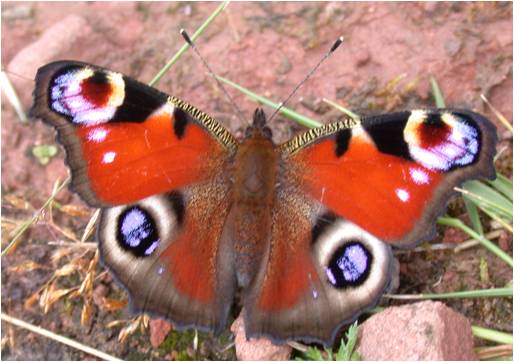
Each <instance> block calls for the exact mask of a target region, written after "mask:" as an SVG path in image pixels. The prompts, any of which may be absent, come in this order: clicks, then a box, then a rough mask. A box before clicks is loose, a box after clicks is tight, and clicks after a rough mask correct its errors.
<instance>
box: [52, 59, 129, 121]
mask: <svg viewBox="0 0 514 362" xmlns="http://www.w3.org/2000/svg"><path fill="white" fill-rule="evenodd" d="M124 98H125V82H124V80H123V76H122V75H121V74H119V73H115V72H111V71H103V70H96V69H92V68H90V67H87V66H70V67H65V68H63V69H61V70H60V71H59V72H58V73H56V74H55V75H54V77H53V79H52V80H51V81H50V84H49V99H48V102H49V107H50V109H52V110H53V111H54V112H57V113H59V114H61V115H63V116H65V117H66V118H67V119H69V120H70V121H71V122H73V123H76V124H82V125H96V124H101V123H106V122H109V121H110V120H111V119H112V118H113V116H114V114H115V113H116V111H117V109H118V107H119V106H120V105H121V104H122V103H123V100H124Z"/></svg>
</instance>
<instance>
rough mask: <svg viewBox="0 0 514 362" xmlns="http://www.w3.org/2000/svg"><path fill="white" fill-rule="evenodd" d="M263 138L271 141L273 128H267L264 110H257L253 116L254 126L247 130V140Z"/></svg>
mask: <svg viewBox="0 0 514 362" xmlns="http://www.w3.org/2000/svg"><path fill="white" fill-rule="evenodd" d="M251 137H263V138H266V139H269V140H271V137H272V133H271V128H269V127H268V126H266V114H265V113H264V110H263V109H262V108H257V109H256V110H255V113H254V114H253V124H252V125H251V126H249V127H248V128H246V131H245V138H251Z"/></svg>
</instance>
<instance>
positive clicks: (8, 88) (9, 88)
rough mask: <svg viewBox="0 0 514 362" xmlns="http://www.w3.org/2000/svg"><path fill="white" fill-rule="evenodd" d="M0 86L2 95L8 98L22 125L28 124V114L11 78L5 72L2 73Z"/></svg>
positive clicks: (0, 74) (0, 73)
mask: <svg viewBox="0 0 514 362" xmlns="http://www.w3.org/2000/svg"><path fill="white" fill-rule="evenodd" d="M0 86H1V88H2V93H3V94H4V95H5V96H6V97H7V99H8V100H9V102H10V103H11V105H12V106H13V108H14V110H15V111H16V115H17V116H18V118H19V119H20V121H21V122H22V123H28V121H29V119H28V117H27V113H26V112H25V110H24V109H23V105H22V104H21V101H20V98H19V97H18V94H17V93H16V90H15V89H14V87H13V85H12V83H11V81H10V80H9V77H7V74H6V73H5V72H0Z"/></svg>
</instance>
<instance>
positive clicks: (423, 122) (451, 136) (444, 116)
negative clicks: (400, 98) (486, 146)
mask: <svg viewBox="0 0 514 362" xmlns="http://www.w3.org/2000/svg"><path fill="white" fill-rule="evenodd" d="M404 138H405V141H406V142H407V144H408V147H409V153H410V156H411V157H412V159H414V160H416V161H417V162H418V163H420V164H421V165H423V166H425V167H426V168H428V169H430V170H434V171H443V172H444V171H449V170H451V169H453V168H454V167H463V166H467V165H470V164H472V163H474V162H475V161H476V160H477V157H478V154H479V151H480V130H479V128H478V127H477V126H475V125H474V124H472V123H470V122H469V121H468V120H466V119H464V118H463V117H460V116H459V115H457V114H453V113H451V112H443V113H440V112H436V111H434V112H430V111H422V110H416V111H412V113H411V115H410V117H409V119H408V121H407V125H406V127H405V129H404Z"/></svg>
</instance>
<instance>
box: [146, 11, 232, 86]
mask: <svg viewBox="0 0 514 362" xmlns="http://www.w3.org/2000/svg"><path fill="white" fill-rule="evenodd" d="M228 4H229V1H224V2H222V3H221V4H220V5H219V6H218V8H217V9H216V10H214V12H213V13H212V14H211V15H210V16H209V17H208V18H207V20H205V21H204V23H203V24H202V25H201V26H200V27H199V28H198V29H197V30H196V31H195V32H194V34H193V35H192V36H191V39H192V40H193V41H195V40H196V39H197V38H198V37H199V36H200V35H201V34H202V33H203V32H204V30H205V29H207V27H208V26H209V25H210V24H211V23H212V22H213V21H214V19H216V18H217V17H218V15H219V14H221V12H222V11H223V10H224V9H225V8H226V7H227V5H228ZM187 48H189V45H188V44H187V43H186V42H184V45H182V48H180V50H179V51H178V52H177V53H176V54H175V55H174V56H173V57H172V58H171V59H170V61H169V62H168V63H166V65H165V66H164V67H162V68H161V70H160V71H159V73H157V75H156V76H155V77H154V78H153V79H152V80H151V81H150V82H149V83H148V85H150V86H154V85H155V84H156V83H157V82H158V81H159V80H160V79H161V78H162V76H163V75H164V74H166V72H167V71H168V70H169V69H170V68H171V67H172V66H173V64H175V63H176V62H177V60H179V59H180V57H181V56H182V54H184V53H185V51H186V50H187Z"/></svg>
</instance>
